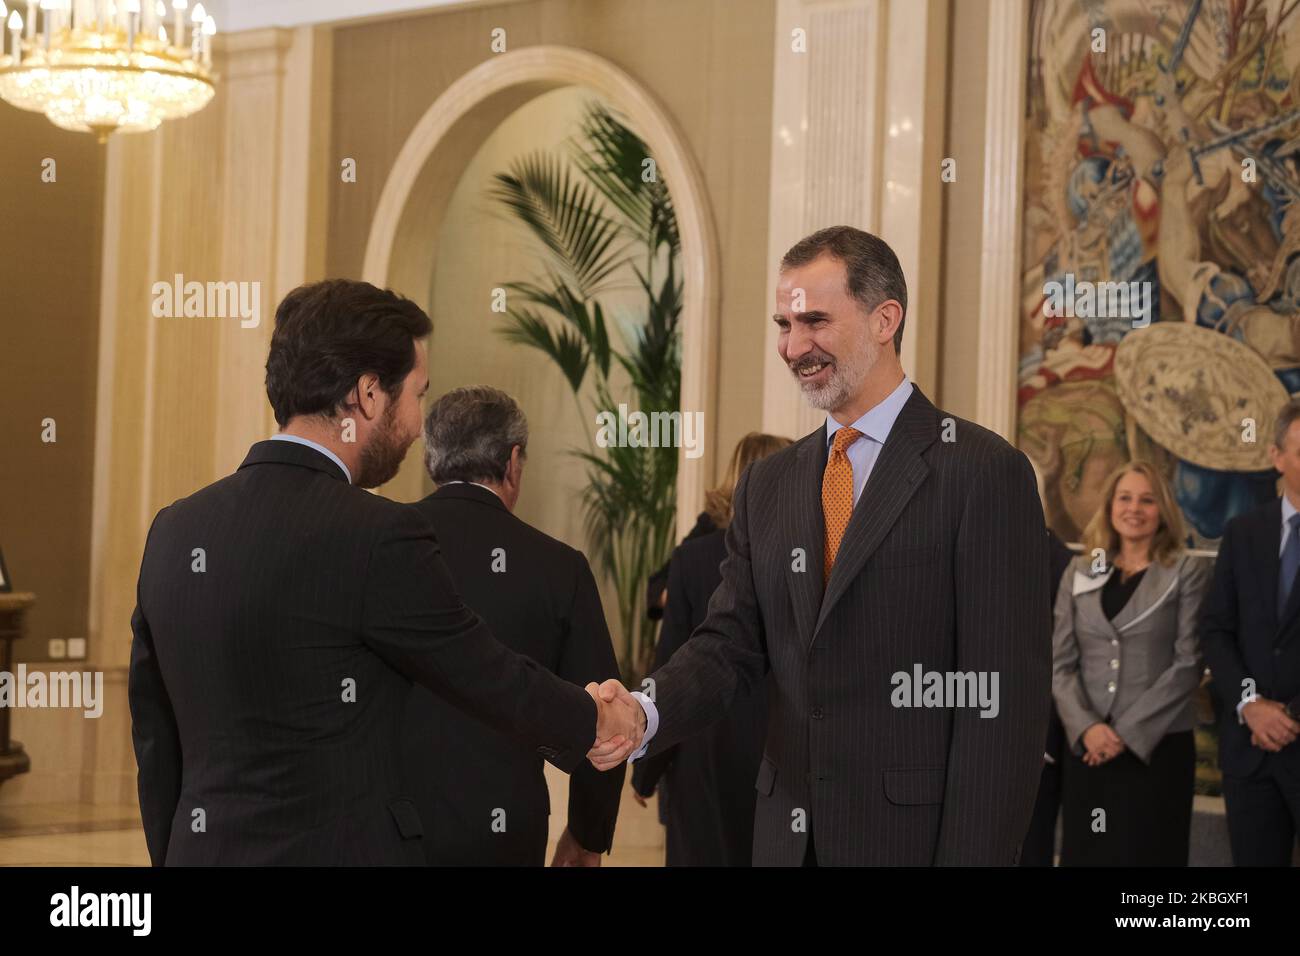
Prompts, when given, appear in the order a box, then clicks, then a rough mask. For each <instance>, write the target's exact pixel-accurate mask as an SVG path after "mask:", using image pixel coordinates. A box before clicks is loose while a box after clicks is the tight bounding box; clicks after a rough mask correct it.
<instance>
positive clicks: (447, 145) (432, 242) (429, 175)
mask: <svg viewBox="0 0 1300 956" xmlns="http://www.w3.org/2000/svg"><path fill="white" fill-rule="evenodd" d="M565 86H582V87H586V88H588V89H590V90H592V91H593V92H595V93H596V94H598V95H599V96H601V97H602V98H603V99H604V100H605V101H606V102H607V103H608V104H609V105H610V106H611V107H613V108H614V109H615V110H617V111H618V112H619V113H620V114H622V115H623V116H624V117H625V118H626V119H627V121H628V122H629V124H630V125H631V127H632V128H633V129H634V130H636V132H637V134H638V135H639V136H640V137H641V138H642V139H643V140H645V142H646V145H647V146H648V147H649V148H650V151H651V153H652V154H653V155H654V157H655V161H656V164H657V167H658V170H659V173H660V175H662V176H663V177H664V180H665V182H666V183H667V184H668V188H669V190H670V191H671V193H672V197H673V205H674V207H675V209H676V212H677V222H678V229H679V232H680V234H681V242H682V254H681V264H682V275H683V280H684V297H683V307H682V318H681V330H682V387H681V402H682V411H683V412H697V411H702V412H704V417H705V422H706V426H705V427H706V433H705V436H704V437H705V442H704V448H705V454H704V455H703V456H702V457H700V458H695V459H689V458H687V457H686V456H685V453H684V450H683V451H681V452H679V457H678V477H677V526H678V530H679V533H680V534H685V533H686V531H688V530H689V529H690V528H691V526H692V525H693V524H694V522H695V516H696V515H697V514H698V513H699V512H700V510H701V509H702V508H703V504H704V489H705V487H706V483H707V482H708V480H709V478H710V477H711V469H712V468H713V466H714V462H715V461H716V460H717V459H716V440H717V438H716V427H715V426H716V422H717V415H716V410H717V400H716V398H717V396H716V374H715V373H716V360H717V339H718V288H719V283H718V276H717V268H718V247H717V233H716V231H715V229H714V224H713V217H712V215H711V212H710V206H709V202H708V198H707V195H706V192H705V188H704V177H703V175H702V174H701V172H700V170H699V167H698V166H697V165H696V162H695V159H694V157H693V156H692V155H691V153H690V151H689V149H688V148H687V144H686V138H685V137H684V136H683V135H682V133H681V132H680V130H678V128H677V126H676V124H675V123H674V122H673V120H672V118H671V117H670V116H669V114H668V113H667V111H666V110H665V109H664V108H663V107H662V106H661V105H660V104H659V103H658V101H656V100H655V98H654V97H653V96H652V95H651V94H650V92H649V91H648V90H646V89H645V88H644V87H642V86H641V85H640V84H639V83H637V82H636V81H635V80H633V79H632V77H630V76H629V75H628V74H627V73H625V72H623V71H622V70H621V69H619V68H618V67H617V66H615V65H614V64H612V63H610V62H609V61H608V60H605V59H603V58H601V57H598V56H596V55H594V54H591V53H588V52H586V51H583V50H577V49H573V48H570V47H561V46H535V47H525V48H523V49H520V50H515V51H512V52H509V53H503V54H500V55H499V56H494V57H493V58H491V59H489V60H486V61H484V62H483V63H481V64H479V65H478V66H477V67H475V68H474V69H473V70H470V71H469V72H468V73H466V74H465V75H464V76H462V77H461V78H460V79H458V80H457V81H456V82H455V83H453V84H452V85H451V86H450V87H448V88H447V90H446V91H445V92H443V94H442V95H441V96H439V97H438V99H437V100H436V101H435V102H434V103H433V105H432V106H430V107H429V109H428V111H427V112H426V113H425V114H424V116H423V117H421V119H420V121H419V123H417V124H416V126H415V129H414V130H413V131H412V132H411V135H410V136H409V137H408V138H407V140H406V143H405V145H404V146H403V147H402V150H401V152H400V153H399V154H398V157H397V161H396V162H395V163H394V164H393V169H392V171H391V172H390V173H389V176H388V180H387V182H386V183H385V184H384V190H383V193H382V194H381V196H380V199H379V206H378V208H377V209H376V211H375V217H374V221H373V222H372V223H371V227H370V238H369V241H368V242H367V244H366V258H365V265H364V267H363V278H364V279H365V280H366V281H368V282H372V283H374V284H375V285H377V286H380V287H386V288H391V289H393V290H394V291H396V292H400V293H401V294H402V295H405V296H407V297H408V298H410V299H413V300H414V301H416V302H419V303H421V304H422V305H427V304H428V303H429V302H430V301H432V284H433V272H434V270H433V263H434V261H435V257H436V256H437V254H438V248H437V247H438V237H439V230H440V227H441V223H442V219H443V216H444V214H445V213H446V210H447V204H448V202H449V201H450V199H451V196H452V193H453V192H454V190H455V188H456V184H457V182H458V181H459V180H460V177H461V175H462V173H463V172H464V170H465V167H466V166H467V164H468V163H469V161H470V159H471V158H472V157H473V156H474V154H475V153H476V152H477V151H478V149H479V147H480V146H481V145H482V144H483V142H484V140H485V139H487V137H488V135H489V134H490V133H491V132H492V131H493V130H494V129H496V127H497V126H498V125H500V123H501V122H502V121H503V120H504V119H505V118H506V117H507V116H509V115H510V114H511V113H513V112H514V111H515V110H517V109H519V108H520V107H521V106H523V105H524V104H525V103H527V102H528V101H529V100H531V99H533V98H535V97H537V96H539V95H541V94H542V93H546V92H548V91H550V90H553V89H557V88H560V87H565ZM434 319H435V321H436V320H437V317H436V316H435V317H434ZM592 427H593V428H594V427H595V425H594V423H593V424H592ZM418 457H419V456H414V458H415V459H418ZM421 487H422V484H421V476H420V473H419V469H418V468H404V469H403V472H402V474H400V475H398V477H397V478H395V479H394V480H393V482H392V483H390V484H389V485H388V486H387V488H386V493H388V494H390V495H391V496H392V497H396V498H399V499H403V500H414V499H415V498H417V497H418V496H419V495H420V488H421Z"/></svg>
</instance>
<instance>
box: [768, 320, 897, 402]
mask: <svg viewBox="0 0 1300 956" xmlns="http://www.w3.org/2000/svg"><path fill="white" fill-rule="evenodd" d="M880 349H881V346H879V345H877V344H876V343H875V342H872V341H871V336H870V334H869V333H868V330H867V329H865V328H864V329H863V330H862V334H861V335H860V336H859V338H858V340H857V341H856V342H854V343H853V344H852V346H850V347H849V349H848V355H847V357H846V358H845V359H844V360H843V361H840V360H839V359H836V358H835V357H834V356H832V355H828V354H826V353H825V352H822V351H820V350H814V351H812V352H809V353H808V354H807V355H804V356H802V357H801V358H800V359H799V360H798V361H797V362H793V363H790V364H789V368H790V374H791V375H793V376H794V379H795V381H796V382H798V383H799V388H800V390H802V392H803V397H804V398H805V399H806V400H807V402H808V404H809V405H811V406H812V407H813V408H818V409H821V410H822V411H824V412H829V411H834V410H835V409H837V408H840V407H841V406H843V405H844V404H845V403H846V402H848V401H849V400H850V399H851V398H852V397H853V396H854V395H856V394H857V392H858V389H860V388H861V387H862V383H863V382H864V381H866V378H867V374H868V373H869V372H870V371H871V369H872V368H873V367H874V366H875V364H876V360H877V359H878V358H880ZM822 363H827V364H829V365H830V366H831V370H830V374H829V375H828V376H827V378H826V381H825V382H823V383H821V384H820V385H813V384H811V383H809V382H807V381H805V380H803V379H802V378H800V377H799V371H800V369H805V368H809V367H811V366H814V365H821V364H822Z"/></svg>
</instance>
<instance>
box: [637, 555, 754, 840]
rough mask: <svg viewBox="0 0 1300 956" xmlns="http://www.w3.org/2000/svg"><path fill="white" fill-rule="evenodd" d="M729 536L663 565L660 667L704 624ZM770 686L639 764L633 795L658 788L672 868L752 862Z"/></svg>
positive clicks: (657, 654) (657, 661)
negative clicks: (664, 586)
mask: <svg viewBox="0 0 1300 956" xmlns="http://www.w3.org/2000/svg"><path fill="white" fill-rule="evenodd" d="M726 557H727V543H726V535H725V533H724V532H722V531H712V532H710V533H708V534H705V535H703V536H701V537H697V538H693V539H688V540H686V541H685V542H683V543H682V544H681V545H680V546H678V548H677V549H676V550H675V551H674V552H673V556H672V560H671V561H670V562H669V564H668V568H669V572H668V605H667V607H666V609H665V613H664V626H663V632H662V633H661V634H660V636H659V646H658V648H657V649H656V651H655V663H654V668H655V670H658V669H659V668H661V667H663V666H664V665H665V664H667V663H668V661H669V660H671V659H672V657H673V655H674V654H676V653H677V652H678V651H680V650H681V648H682V647H683V645H685V644H686V642H687V639H688V638H689V637H690V636H691V633H692V632H693V631H694V630H695V629H696V628H697V627H699V626H700V624H701V623H703V621H704V617H705V614H706V613H707V611H708V607H709V598H710V597H712V596H713V592H714V590H716V588H717V586H718V585H719V584H720V583H721V581H722V568H721V565H722V562H723V560H724V559H725V558H726ZM766 730H767V690H766V688H764V687H760V688H758V689H757V690H756V692H755V693H753V694H747V695H741V696H740V697H738V698H737V699H736V701H735V703H734V704H733V705H732V707H731V710H730V711H728V712H727V715H726V716H725V717H723V718H722V719H721V720H719V721H718V722H717V723H715V724H713V725H712V726H711V727H709V728H708V729H707V730H705V731H704V732H702V733H701V734H699V735H698V736H696V737H692V738H690V739H688V740H683V741H682V742H681V743H679V744H676V745H675V746H673V747H669V748H667V749H666V750H661V751H659V752H658V753H656V754H655V755H654V756H653V757H645V758H643V759H642V760H639V761H637V762H636V763H635V764H634V765H633V769H632V783H633V786H635V787H636V790H637V792H638V793H640V794H641V795H642V796H649V795H650V794H652V793H654V791H655V788H656V787H657V786H658V784H659V781H660V778H661V777H666V781H665V784H664V787H663V789H662V790H661V791H660V797H659V799H660V801H661V802H662V803H663V804H664V805H665V817H666V820H665V823H666V825H667V827H668V853H667V863H668V865H669V866H749V865H750V862H751V860H752V858H753V846H754V802H755V799H756V794H755V792H754V778H755V776H756V775H757V773H758V767H759V763H760V762H761V760H762V758H763V738H764V736H765V735H766Z"/></svg>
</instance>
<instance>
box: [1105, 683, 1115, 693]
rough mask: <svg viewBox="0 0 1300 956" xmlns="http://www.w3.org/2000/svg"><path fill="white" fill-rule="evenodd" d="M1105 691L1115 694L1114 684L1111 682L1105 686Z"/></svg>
mask: <svg viewBox="0 0 1300 956" xmlns="http://www.w3.org/2000/svg"><path fill="white" fill-rule="evenodd" d="M1106 690H1108V691H1110V692H1111V693H1112V694H1113V693H1115V682H1114V681H1111V682H1110V683H1109V684H1107V685H1106Z"/></svg>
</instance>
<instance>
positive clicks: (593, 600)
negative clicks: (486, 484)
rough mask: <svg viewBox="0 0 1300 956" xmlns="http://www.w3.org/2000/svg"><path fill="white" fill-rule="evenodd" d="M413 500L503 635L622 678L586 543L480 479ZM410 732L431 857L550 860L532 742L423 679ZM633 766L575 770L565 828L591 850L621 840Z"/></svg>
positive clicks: (578, 669) (558, 670) (409, 766)
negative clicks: (577, 546) (517, 512)
mask: <svg viewBox="0 0 1300 956" xmlns="http://www.w3.org/2000/svg"><path fill="white" fill-rule="evenodd" d="M414 507H415V508H417V509H419V511H420V512H421V513H422V514H423V515H424V516H425V517H426V518H428V520H429V523H430V524H431V525H432V526H433V529H434V531H436V532H437V535H438V544H439V545H440V546H441V547H442V553H443V557H444V558H445V559H446V561H447V567H448V568H449V569H450V570H451V576H452V578H453V580H454V582H455V585H456V590H457V591H458V592H459V593H460V595H461V597H462V598H463V599H464V600H465V603H466V604H467V605H468V606H469V607H471V608H473V609H474V611H476V612H477V613H478V614H479V615H480V616H481V617H482V618H483V620H484V622H486V623H487V625H488V627H490V628H491V630H492V633H493V634H494V635H495V636H496V637H497V639H498V640H500V641H501V642H502V643H503V644H505V645H506V646H507V647H509V648H510V649H511V650H513V651H517V652H518V653H520V654H526V655H527V656H528V657H529V658H531V659H532V660H534V661H536V662H537V663H538V664H540V665H541V666H542V667H545V668H546V669H547V670H549V671H551V672H552V673H554V674H557V675H559V676H560V677H562V678H564V679H565V680H567V681H571V682H572V683H574V684H577V685H579V686H585V685H586V684H587V683H588V682H590V681H596V682H597V683H600V682H601V681H604V680H607V679H609V678H611V677H613V678H617V677H618V676H619V672H618V660H617V659H616V658H615V656H614V647H613V645H612V644H611V643H610V639H609V631H608V629H607V628H606V626H605V615H604V612H603V611H602V610H601V606H600V594H599V593H598V592H597V590H596V580H595V578H593V577H592V574H591V568H590V567H589V566H588V565H587V559H586V558H585V557H583V556H582V553H581V552H580V551H575V550H574V549H573V548H571V547H569V546H568V545H567V544H564V543H563V542H560V541H556V540H555V539H554V538H551V537H549V536H547V535H545V534H542V532H540V531H538V530H537V529H535V528H532V527H529V526H528V525H527V524H525V523H524V522H523V521H521V520H520V519H518V518H516V517H515V516H514V515H512V514H511V513H510V511H509V510H508V509H507V508H506V506H505V505H504V504H502V502H501V499H500V498H498V497H497V496H496V495H495V494H493V493H492V492H491V491H489V490H488V489H486V488H481V487H479V486H477V485H470V484H451V485H444V486H443V487H441V488H439V489H438V491H437V492H436V493H435V494H432V495H430V496H429V497H427V498H425V499H424V500H423V501H421V502H419V503H418V504H416V505H415V506H414ZM497 549H500V551H499V552H498V551H497ZM494 566H495V567H496V568H501V569H503V570H493V568H494ZM402 732H403V745H402V746H403V768H404V769H403V772H404V780H403V784H404V786H403V789H404V791H405V792H406V793H409V794H410V795H411V797H412V798H413V799H414V800H415V804H416V807H417V808H418V809H419V811H420V817H421V818H422V819H423V821H424V852H425V858H426V859H427V860H428V862H429V863H431V864H438V865H456V864H460V865H471V866H485V865H505V866H509V865H515V866H542V865H544V864H545V862H546V860H545V856H546V836H547V818H548V815H549V813H550V797H549V794H548V792H547V789H546V779H545V777H544V775H543V773H542V758H541V757H539V756H538V755H537V751H536V749H535V748H533V747H529V746H528V745H527V744H526V743H524V742H522V741H520V740H519V739H517V738H515V737H511V736H509V735H507V734H503V733H501V732H500V731H498V730H494V729H493V728H492V727H490V726H489V725H487V724H485V723H483V722H482V721H480V720H477V719H475V718H474V717H471V716H469V715H467V714H465V713H463V712H461V711H460V710H458V709H456V708H455V707H454V706H452V705H451V704H450V703H449V702H448V701H446V700H444V699H443V698H441V697H438V696H437V695H435V694H433V693H431V692H429V691H427V690H425V689H424V688H422V687H416V688H415V689H414V690H413V691H412V692H411V695H410V697H409V698H408V699H407V704H406V715H405V717H404V718H403V720H402ZM625 770H626V768H625V767H624V766H622V765H620V766H619V767H617V768H615V769H613V770H608V771H606V772H604V773H600V772H599V771H597V770H596V769H595V768H594V767H592V765H591V764H590V763H588V762H587V761H583V763H582V764H581V765H580V766H579V767H578V768H576V769H575V770H574V771H573V776H572V778H571V779H570V781H569V824H568V825H569V830H570V831H571V832H572V833H573V836H574V837H575V838H576V839H577V841H578V843H579V844H581V845H582V846H583V847H584V848H585V849H587V850H594V851H597V852H602V853H603V852H605V851H607V850H608V849H609V848H610V846H611V844H612V843H613V840H614V821H615V820H616V819H617V818H618V800H619V796H620V794H621V791H622V787H623V778H624V773H625Z"/></svg>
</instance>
